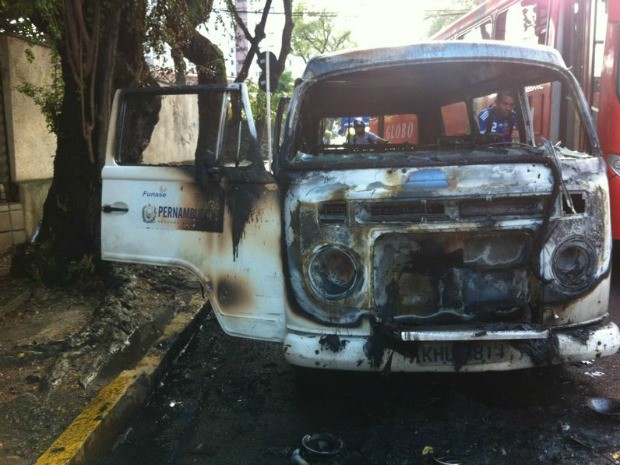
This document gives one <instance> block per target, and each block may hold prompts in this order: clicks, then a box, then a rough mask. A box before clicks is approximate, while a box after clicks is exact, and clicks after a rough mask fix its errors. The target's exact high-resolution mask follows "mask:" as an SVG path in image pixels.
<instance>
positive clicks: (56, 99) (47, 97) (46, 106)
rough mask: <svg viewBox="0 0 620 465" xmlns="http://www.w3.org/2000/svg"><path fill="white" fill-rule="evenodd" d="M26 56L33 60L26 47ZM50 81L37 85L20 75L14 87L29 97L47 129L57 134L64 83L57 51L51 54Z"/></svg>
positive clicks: (29, 50) (30, 51)
mask: <svg viewBox="0 0 620 465" xmlns="http://www.w3.org/2000/svg"><path fill="white" fill-rule="evenodd" d="M26 56H27V59H28V61H29V62H30V63H32V62H33V61H34V55H33V53H32V50H31V49H26ZM51 64H52V81H51V84H50V85H49V86H38V85H36V84H33V83H31V82H28V80H27V79H26V78H25V77H24V76H22V75H20V76H19V80H20V84H19V85H18V86H17V87H16V88H17V90H18V91H19V92H21V93H22V94H24V95H26V96H28V97H30V98H31V99H32V100H33V101H34V103H35V104H36V105H37V106H38V107H39V108H40V109H41V112H42V113H43V115H44V116H45V122H46V124H47V129H49V131H50V132H53V133H54V134H56V135H58V122H59V118H60V110H61V105H62V99H63V95H64V90H65V85H64V81H63V80H62V73H61V70H60V57H59V56H58V54H57V53H53V54H52V63H51Z"/></svg>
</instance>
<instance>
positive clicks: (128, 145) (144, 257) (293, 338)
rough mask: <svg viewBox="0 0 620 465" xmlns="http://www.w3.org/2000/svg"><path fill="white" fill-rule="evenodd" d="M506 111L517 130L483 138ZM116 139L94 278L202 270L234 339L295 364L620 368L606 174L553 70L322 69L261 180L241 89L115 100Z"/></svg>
mask: <svg viewBox="0 0 620 465" xmlns="http://www.w3.org/2000/svg"><path fill="white" fill-rule="evenodd" d="M502 95H509V96H510V98H511V100H512V103H511V109H510V112H509V113H510V117H509V118H508V119H509V120H511V122H510V125H509V126H510V131H507V130H506V127H504V130H503V131H502V132H503V134H500V133H497V132H498V131H497V130H496V129H497V127H498V126H501V124H499V123H498V125H495V126H496V127H495V128H493V127H491V129H486V128H484V129H483V128H481V126H482V122H481V121H482V120H481V119H480V118H479V116H480V115H484V114H485V111H486V114H487V117H488V118H489V121H493V118H496V117H497V116H498V110H497V108H498V105H497V104H496V100H498V97H500V96H502ZM489 115H490V116H489ZM482 117H483V116H482ZM110 128H111V130H110V134H109V139H108V153H107V160H106V164H105V167H104V169H103V173H102V176H103V195H102V197H103V198H102V254H103V258H104V259H107V260H117V261H124V262H134V263H146V264H153V265H168V266H180V267H184V268H187V269H189V270H192V271H193V272H194V273H195V274H196V275H197V276H198V277H199V278H200V280H201V281H202V282H203V284H204V287H205V289H206V294H207V296H208V299H209V301H210V305H211V306H212V308H213V310H214V313H215V314H216V316H217V318H218V321H219V322H220V324H221V326H222V328H223V329H224V331H225V332H227V333H228V334H230V335H233V336H241V337H247V338H254V339H262V340H268V341H274V342H278V343H280V344H282V346H283V351H284V356H285V357H286V359H287V360H288V361H289V362H290V363H292V364H295V365H300V366H305V367H318V368H326V369H342V370H393V371H485V370H509V369H518V368H527V367H533V366H539V365H549V364H556V363H563V362H570V361H579V360H586V359H593V358H596V357H600V356H606V355H611V354H613V353H615V352H616V350H617V349H618V347H619V344H620V335H619V332H618V327H617V326H616V325H615V324H614V323H611V322H607V321H606V318H607V316H608V314H607V308H608V298H609V283H610V255H611V236H610V221H609V203H608V191H607V179H606V176H605V163H604V160H603V158H602V157H601V151H600V147H599V143H598V139H597V136H596V133H595V130H594V126H593V123H592V119H591V116H590V114H589V109H588V106H587V103H586V100H585V98H584V97H583V95H582V93H581V90H580V89H579V86H578V83H577V81H576V80H575V78H574V77H573V76H572V75H571V73H570V72H569V71H568V70H567V68H566V66H565V65H564V63H563V61H562V58H561V57H560V55H559V54H558V53H557V52H555V51H554V50H552V49H548V48H542V47H541V48H525V47H515V46H508V45H505V44H497V43H492V42H486V43H465V42H449V43H448V42H446V43H444V42H434V43H426V44H416V45H411V46H406V47H397V48H383V49H375V50H356V51H352V52H345V53H339V54H334V55H329V56H323V57H318V58H315V59H313V60H311V61H310V62H309V64H308V66H307V68H306V70H305V72H304V74H303V77H302V79H301V80H300V81H299V82H298V84H297V85H296V87H295V91H294V95H293V96H292V98H291V100H290V103H289V105H288V109H287V111H286V112H284V113H282V115H281V116H279V119H278V121H277V124H276V131H275V137H274V140H275V147H274V152H275V155H274V156H273V159H271V160H267V159H266V154H264V153H262V151H261V146H260V144H259V143H258V141H257V135H256V128H255V126H254V122H253V119H252V115H251V112H250V106H249V101H248V95H247V90H246V88H245V87H244V86H243V85H227V86H207V87H204V86H192V87H181V88H177V87H174V88H162V89H154V90H153V89H148V90H145V89H140V90H122V91H119V92H118V94H117V96H116V100H115V103H114V112H113V119H112V123H111V126H110ZM371 132H372V133H373V134H375V135H376V137H375V136H373V135H370V134H369V133H371ZM580 134H585V135H586V136H587V137H586V139H587V140H588V143H587V144H586V146H579V142H578V141H579V140H582V138H580V137H578V136H579V135H580ZM356 136H357V137H356ZM360 141H361V142H360Z"/></svg>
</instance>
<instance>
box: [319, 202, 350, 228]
mask: <svg viewBox="0 0 620 465" xmlns="http://www.w3.org/2000/svg"><path fill="white" fill-rule="evenodd" d="M346 222H347V203H346V202H328V203H323V204H321V206H320V207H319V224H345V223H346Z"/></svg>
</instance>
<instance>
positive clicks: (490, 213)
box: [459, 197, 545, 219]
mask: <svg viewBox="0 0 620 465" xmlns="http://www.w3.org/2000/svg"><path fill="white" fill-rule="evenodd" d="M544 206H545V205H544V200H543V199H542V198H540V197H494V198H489V199H471V200H461V201H460V202H459V216H460V217H461V218H467V219H474V218H489V217H490V218H511V217H532V218H535V217H540V216H542V214H543V212H544Z"/></svg>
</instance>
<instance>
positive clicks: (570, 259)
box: [552, 239, 596, 289]
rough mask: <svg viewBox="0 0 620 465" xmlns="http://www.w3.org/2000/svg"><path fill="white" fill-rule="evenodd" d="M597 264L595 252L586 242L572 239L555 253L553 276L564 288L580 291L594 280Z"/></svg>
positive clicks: (561, 245)
mask: <svg viewBox="0 0 620 465" xmlns="http://www.w3.org/2000/svg"><path fill="white" fill-rule="evenodd" d="M595 262H596V260H595V256H594V251H593V250H592V248H591V247H590V246H589V245H588V244H587V243H586V242H585V241H583V240H581V239H570V240H568V241H566V242H563V243H562V244H560V246H559V247H558V248H556V249H555V252H554V253H553V259H552V264H553V274H554V275H555V278H556V279H557V280H558V282H559V283H560V284H562V285H563V286H566V287H570V288H572V289H580V288H583V287H585V286H587V285H588V284H589V283H590V281H591V280H592V275H593V272H594V265H595Z"/></svg>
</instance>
